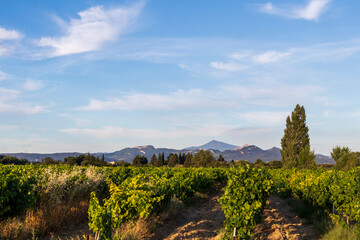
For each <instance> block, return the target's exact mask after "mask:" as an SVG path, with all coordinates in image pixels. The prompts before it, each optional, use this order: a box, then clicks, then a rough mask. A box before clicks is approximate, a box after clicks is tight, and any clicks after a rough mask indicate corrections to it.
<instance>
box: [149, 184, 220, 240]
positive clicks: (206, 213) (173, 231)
mask: <svg viewBox="0 0 360 240" xmlns="http://www.w3.org/2000/svg"><path fill="white" fill-rule="evenodd" d="M221 195H222V192H221V191H216V192H215V193H212V194H210V195H209V196H208V197H207V198H205V199H200V200H199V201H198V202H196V203H194V204H193V205H191V206H190V207H189V208H187V209H186V210H184V211H182V212H179V213H178V214H177V215H176V216H173V217H170V218H168V219H166V220H165V221H164V223H163V224H162V226H161V227H159V228H157V229H156V231H155V233H154V234H153V235H152V236H151V237H150V238H148V239H166V240H175V239H213V238H214V237H216V236H217V235H218V231H219V229H221V228H222V226H223V222H224V220H225V216H224V213H223V211H222V209H221V206H220V203H219V202H218V199H219V198H220V197H221Z"/></svg>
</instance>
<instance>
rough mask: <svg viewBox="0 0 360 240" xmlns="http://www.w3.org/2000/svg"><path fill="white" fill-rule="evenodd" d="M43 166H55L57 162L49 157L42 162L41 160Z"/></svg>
mask: <svg viewBox="0 0 360 240" xmlns="http://www.w3.org/2000/svg"><path fill="white" fill-rule="evenodd" d="M41 162H42V163H43V164H57V162H56V161H55V160H54V159H52V158H51V157H46V158H44V159H43V160H41Z"/></svg>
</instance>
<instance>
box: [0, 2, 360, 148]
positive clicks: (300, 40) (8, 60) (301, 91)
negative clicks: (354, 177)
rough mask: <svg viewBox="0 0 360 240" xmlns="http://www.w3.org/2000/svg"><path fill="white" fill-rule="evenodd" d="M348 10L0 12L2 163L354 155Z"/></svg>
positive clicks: (358, 119) (278, 6)
mask: <svg viewBox="0 0 360 240" xmlns="http://www.w3.org/2000/svg"><path fill="white" fill-rule="evenodd" d="M359 9H360V2H359V1H354V0H341V1H340V0H296V1H285V0H266V1H263V0H251V1H250V0H248V1H245V0H244V1H238V0H227V1H214V0H206V1H205V0H204V1H203V0H199V1H192V0H183V1H167V0H148V1H146V0H138V1H119V0H117V1H112V0H103V1H95V0H78V1H70V0H63V1H46V0H39V1H20V0H12V1H0V12H1V14H0V133H1V136H0V146H1V147H0V152H2V153H15V152H29V153H30V152H38V153H52V152H70V151H77V152H112V151H116V150H119V149H122V148H125V147H133V146H140V145H153V146H155V147H167V148H176V149H182V148H185V147H189V146H194V145H195V146H198V145H202V144H204V143H206V142H208V141H210V140H213V139H216V140H218V141H224V142H227V143H230V144H234V145H239V146H242V145H244V144H254V145H257V146H259V147H261V148H263V149H268V148H271V147H273V146H276V147H280V146H281V144H280V141H281V138H282V136H283V133H284V128H285V120H286V117H287V116H288V115H289V114H290V113H291V111H292V110H293V109H294V108H295V106H296V104H300V105H303V106H304V107H305V110H306V115H307V125H308V127H309V135H310V142H311V148H312V149H313V150H315V152H316V153H320V154H325V155H329V154H330V152H331V150H332V148H333V147H334V146H337V145H340V146H348V147H350V149H352V150H353V151H360V138H359V136H360V124H359V123H360V105H359V103H360V94H359V90H360V81H359V80H360V79H359V78H360V67H359V66H360V24H358V23H359V22H360V15H359V14H358V12H359Z"/></svg>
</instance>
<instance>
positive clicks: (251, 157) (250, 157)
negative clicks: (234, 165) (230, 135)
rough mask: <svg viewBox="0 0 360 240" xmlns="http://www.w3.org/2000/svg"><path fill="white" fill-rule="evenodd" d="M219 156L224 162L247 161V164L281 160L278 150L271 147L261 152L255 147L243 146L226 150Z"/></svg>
mask: <svg viewBox="0 0 360 240" xmlns="http://www.w3.org/2000/svg"><path fill="white" fill-rule="evenodd" d="M221 155H222V156H223V157H224V158H225V160H226V161H231V160H247V161H249V162H255V161H256V160H257V159H261V160H263V161H264V162H269V161H273V160H280V159H281V154H280V149H279V148H276V147H273V148H271V149H268V150H262V149H261V148H259V147H257V146H255V145H245V146H243V147H239V148H236V149H234V150H226V151H224V152H222V153H221Z"/></svg>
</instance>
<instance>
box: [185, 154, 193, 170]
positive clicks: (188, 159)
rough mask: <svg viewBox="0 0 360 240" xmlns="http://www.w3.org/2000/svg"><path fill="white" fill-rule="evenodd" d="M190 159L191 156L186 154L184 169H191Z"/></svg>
mask: <svg viewBox="0 0 360 240" xmlns="http://www.w3.org/2000/svg"><path fill="white" fill-rule="evenodd" d="M192 158H193V155H192V154H191V153H188V154H186V157H185V161H184V167H192Z"/></svg>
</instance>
